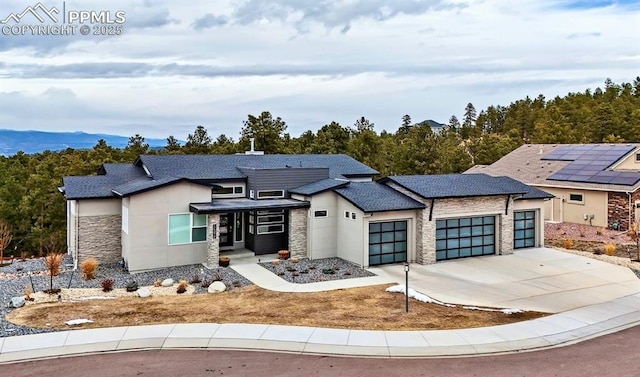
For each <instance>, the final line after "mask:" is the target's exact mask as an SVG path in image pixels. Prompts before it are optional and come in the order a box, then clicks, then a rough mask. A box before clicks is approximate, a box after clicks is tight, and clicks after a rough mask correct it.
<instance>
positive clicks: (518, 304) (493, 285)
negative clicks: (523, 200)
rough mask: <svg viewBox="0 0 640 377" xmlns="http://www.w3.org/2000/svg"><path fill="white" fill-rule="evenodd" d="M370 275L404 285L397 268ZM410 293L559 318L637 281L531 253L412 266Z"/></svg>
mask: <svg viewBox="0 0 640 377" xmlns="http://www.w3.org/2000/svg"><path fill="white" fill-rule="evenodd" d="M369 270H370V271H372V272H374V273H375V274H378V275H381V276H384V277H391V278H393V279H395V280H396V281H397V282H398V283H399V284H404V280H405V273H404V268H403V266H402V265H387V266H380V267H372V268H370V269H369ZM409 287H410V288H413V289H415V290H416V291H418V292H421V293H424V294H426V295H429V296H431V297H433V298H435V299H438V300H441V301H444V302H448V303H453V304H463V305H477V306H490V307H498V308H518V309H523V310H535V311H541V312H547V313H559V312H564V311H567V310H571V309H575V308H579V307H583V306H587V305H592V304H597V303H601V302H605V301H609V300H613V299H615V298H618V297H623V296H628V295H631V294H635V293H638V292H640V279H638V278H637V277H636V275H635V274H634V273H633V272H632V271H631V270H630V269H628V268H626V267H621V266H616V265H613V264H610V263H605V262H600V261H597V260H595V259H590V258H585V257H581V256H578V255H574V254H570V253H565V252H561V251H557V250H553V249H548V248H535V249H522V250H517V251H516V252H515V253H514V254H513V255H497V256H486V257H474V258H465V259H458V260H451V261H443V262H438V263H436V264H433V265H429V266H422V265H418V264H412V265H411V270H410V272H409Z"/></svg>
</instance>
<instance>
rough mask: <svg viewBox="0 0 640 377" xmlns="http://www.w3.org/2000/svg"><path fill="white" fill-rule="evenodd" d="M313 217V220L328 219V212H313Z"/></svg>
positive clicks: (324, 210)
mask: <svg viewBox="0 0 640 377" xmlns="http://www.w3.org/2000/svg"><path fill="white" fill-rule="evenodd" d="M313 217H315V218H322V217H329V211H327V210H326V209H322V210H317V211H313Z"/></svg>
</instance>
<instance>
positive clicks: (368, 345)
mask: <svg viewBox="0 0 640 377" xmlns="http://www.w3.org/2000/svg"><path fill="white" fill-rule="evenodd" d="M636 325H640V294H634V295H630V296H626V297H622V298H618V299H615V300H612V301H609V302H606V303H601V304H596V305H591V306H586V307H583V308H579V309H574V310H571V311H568V312H565V313H560V314H554V315H551V316H548V317H544V318H539V319H536V320H531V321H526V322H519V323H514V324H509V325H502V326H493V327H483V328H476V329H460V330H437V331H367V330H341V329H325V328H312V327H295V326H281V325H259V324H216V323H211V324H172V325H156V326H137V327H136V326H133V327H117V328H104V329H89V330H72V331H62V332H54V333H47V334H36V335H25V336H15V337H8V338H0V363H1V362H12V361H25V360H33V359H36V358H43V357H55V356H66V355H78V354H84V353H93V352H109V351H123V350H140V349H176V348H200V349H235V350H270V351H283V352H294V353H300V354H324V355H335V356H344V355H348V356H365V357H435V356H462V355H482V354H491V353H504V352H517V351H525V350H535V349H541V348H547V347H553V346H560V345H567V344H572V343H576V342H579V341H583V340H587V339H590V338H593V337H596V336H600V335H604V334H607V333H611V332H615V331H620V330H622V329H625V328H628V327H632V326H636Z"/></svg>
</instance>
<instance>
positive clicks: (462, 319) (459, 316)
mask: <svg viewBox="0 0 640 377" xmlns="http://www.w3.org/2000/svg"><path fill="white" fill-rule="evenodd" d="M387 287H388V286H387V285H384V286H381V285H379V286H373V287H362V288H352V289H341V290H336V291H328V292H315V293H279V292H272V291H268V290H264V289H262V288H259V287H257V286H248V287H244V288H236V289H233V290H232V291H228V292H224V293H219V294H200V295H188V296H182V295H180V296H178V295H175V296H158V297H149V298H145V299H142V298H139V297H125V298H119V299H115V300H87V301H80V302H62V303H44V304H34V305H27V306H25V307H22V308H20V309H16V310H13V311H12V312H10V313H9V314H8V315H7V320H9V321H11V322H13V323H17V324H20V325H25V326H30V327H39V328H54V329H68V328H69V326H67V325H66V324H65V323H64V322H65V321H68V320H71V319H78V318H87V319H90V320H93V321H94V323H90V324H85V325H80V326H74V328H97V327H115V326H130V325H151V324H166V323H205V322H210V323H211V322H213V323H261V324H286V325H298V326H313V327H329V328H348V329H367V330H429V329H431V330H435V329H457V328H470V327H481V326H493V325H501V324H507V323H512V322H518V321H525V320H529V319H534V318H538V317H541V316H544V315H545V314H543V313H536V312H525V313H520V314H503V313H501V312H484V311H476V310H466V309H462V308H461V307H455V308H448V307H443V306H440V305H435V304H426V303H422V302H419V301H416V300H413V299H411V300H410V302H409V313H408V314H406V313H405V312H404V305H405V302H404V300H405V299H404V295H402V294H400V293H389V292H386V291H385V289H386V288H387Z"/></svg>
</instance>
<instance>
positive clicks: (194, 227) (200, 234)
mask: <svg viewBox="0 0 640 377" xmlns="http://www.w3.org/2000/svg"><path fill="white" fill-rule="evenodd" d="M206 240H207V216H206V215H197V214H195V213H183V214H175V215H169V245H179V244H185V243H191V242H202V241H206Z"/></svg>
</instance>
